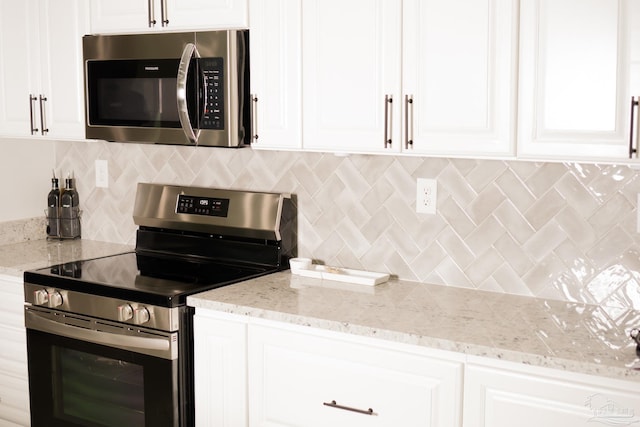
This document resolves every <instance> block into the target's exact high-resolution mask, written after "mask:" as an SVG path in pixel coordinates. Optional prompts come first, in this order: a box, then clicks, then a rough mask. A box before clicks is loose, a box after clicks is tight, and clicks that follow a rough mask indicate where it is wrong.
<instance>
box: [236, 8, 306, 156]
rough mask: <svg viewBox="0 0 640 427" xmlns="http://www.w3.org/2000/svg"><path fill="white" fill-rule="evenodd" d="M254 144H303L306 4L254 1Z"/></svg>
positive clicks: (275, 146) (281, 146) (259, 146)
mask: <svg viewBox="0 0 640 427" xmlns="http://www.w3.org/2000/svg"><path fill="white" fill-rule="evenodd" d="M249 11H250V14H249V24H250V28H251V30H250V31H251V40H250V58H251V94H252V100H251V102H252V108H253V110H252V112H253V113H252V118H253V123H252V134H253V137H252V141H251V142H252V144H253V148H257V149H262V148H265V149H299V148H300V147H301V146H302V105H301V103H302V94H301V91H302V86H301V84H302V80H301V62H300V61H301V58H302V51H301V47H300V42H301V17H300V11H301V2H300V1H292V0H250V2H249Z"/></svg>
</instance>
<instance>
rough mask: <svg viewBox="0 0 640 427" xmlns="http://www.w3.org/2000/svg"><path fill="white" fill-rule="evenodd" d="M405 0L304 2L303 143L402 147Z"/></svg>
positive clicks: (329, 147)
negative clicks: (400, 111)
mask: <svg viewBox="0 0 640 427" xmlns="http://www.w3.org/2000/svg"><path fill="white" fill-rule="evenodd" d="M401 19H402V2H401V1H400V0H374V1H371V0H350V1H348V2H345V1H342V0H306V1H304V2H303V4H302V49H303V52H304V54H303V57H302V70H303V76H302V80H303V82H302V87H303V103H302V106H303V124H304V126H303V147H304V148H305V149H312V150H322V151H336V152H383V151H385V150H393V151H398V150H399V145H400V144H399V141H400V127H399V125H398V118H399V114H398V113H397V111H399V110H398V108H397V107H398V106H399V105H400V99H399V97H400V93H401V81H400V77H401V59H402V57H401V54H402V50H401V46H402V45H401V36H402V30H401V28H402V26H401Z"/></svg>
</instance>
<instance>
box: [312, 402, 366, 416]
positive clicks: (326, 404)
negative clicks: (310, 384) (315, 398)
mask: <svg viewBox="0 0 640 427" xmlns="http://www.w3.org/2000/svg"><path fill="white" fill-rule="evenodd" d="M322 404H323V405H324V406H329V407H331V408H336V409H343V410H345V411H351V412H357V413H358V414H364V415H374V416H377V415H378V414H377V413H375V412H373V409H371V408H369V409H357V408H351V407H349V406H343V405H338V403H337V402H336V401H335V400H332V401H331V402H322Z"/></svg>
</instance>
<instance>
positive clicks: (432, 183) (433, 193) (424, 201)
mask: <svg viewBox="0 0 640 427" xmlns="http://www.w3.org/2000/svg"><path fill="white" fill-rule="evenodd" d="M437 199H438V183H437V181H436V180H435V179H426V178H418V182H417V185H416V212H418V213H425V214H430V215H435V213H436V202H437Z"/></svg>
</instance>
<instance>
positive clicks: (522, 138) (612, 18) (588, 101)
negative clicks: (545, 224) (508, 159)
mask: <svg viewBox="0 0 640 427" xmlns="http://www.w3.org/2000/svg"><path fill="white" fill-rule="evenodd" d="M520 7H521V15H520V16H521V18H520V79H519V86H520V87H519V106H518V116H519V117H518V124H519V131H518V153H519V156H521V157H537V158H545V157H548V158H559V159H573V158H589V159H603V160H605V159H625V158H628V157H629V148H628V145H629V135H630V130H629V128H630V123H629V122H630V117H631V112H630V105H631V96H632V95H640V93H632V92H631V80H632V79H635V81H636V82H637V80H638V78H639V77H638V60H640V54H639V52H638V49H639V45H638V40H637V39H638V36H639V34H638V28H640V22H639V20H638V11H637V8H638V2H637V1H632V0H590V1H588V2H584V1H581V0H523V1H522V2H521V6H520ZM634 15H635V17H634ZM634 37H635V40H633V38H634ZM636 84H637V83H636ZM638 89H640V88H638V87H636V91H637V90H638Z"/></svg>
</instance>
